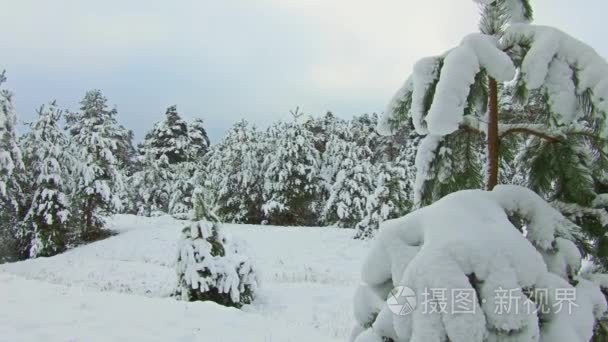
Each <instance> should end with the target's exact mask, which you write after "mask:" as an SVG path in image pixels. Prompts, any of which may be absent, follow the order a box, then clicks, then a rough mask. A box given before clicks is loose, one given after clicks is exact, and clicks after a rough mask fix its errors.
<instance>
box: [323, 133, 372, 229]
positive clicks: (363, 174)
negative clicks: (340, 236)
mask: <svg viewBox="0 0 608 342" xmlns="http://www.w3.org/2000/svg"><path fill="white" fill-rule="evenodd" d="M328 145H329V146H328V150H327V155H329V156H334V157H335V158H336V159H337V160H336V161H335V164H336V165H337V173H336V176H335V180H334V182H333V185H332V186H331V189H330V196H329V199H328V200H327V202H326V203H325V208H324V210H323V221H324V222H325V223H326V224H330V225H337V226H338V227H342V228H344V227H347V228H353V227H354V226H355V225H356V224H357V223H358V222H359V221H361V220H362V219H363V217H364V216H365V211H366V203H367V199H368V198H369V196H370V195H371V193H372V192H373V189H374V187H373V184H372V183H373V180H372V164H371V162H370V158H371V151H370V149H369V147H368V146H367V145H365V144H364V145H358V144H357V142H356V141H354V140H352V135H350V134H349V135H348V136H347V137H346V139H342V138H340V137H339V136H333V137H332V138H330V140H329V142H328Z"/></svg>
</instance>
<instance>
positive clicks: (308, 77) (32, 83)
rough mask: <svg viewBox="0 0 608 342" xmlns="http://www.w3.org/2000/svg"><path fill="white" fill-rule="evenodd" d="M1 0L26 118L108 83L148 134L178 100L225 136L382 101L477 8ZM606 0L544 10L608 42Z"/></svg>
mask: <svg viewBox="0 0 608 342" xmlns="http://www.w3.org/2000/svg"><path fill="white" fill-rule="evenodd" d="M2 1H3V2H4V4H1V5H0V7H1V9H2V13H3V14H8V15H3V19H2V20H0V38H1V41H2V45H3V59H2V63H4V64H3V65H1V66H0V68H3V67H6V68H7V70H8V76H9V84H8V86H9V87H10V88H11V89H13V90H14V91H15V92H16V96H17V97H16V98H17V106H18V107H17V108H18V110H19V112H20V113H21V115H22V117H23V118H25V119H31V118H32V117H33V114H34V109H35V108H37V107H38V106H39V105H40V104H41V103H43V102H47V101H48V100H51V99H54V98H56V99H57V100H58V101H59V103H60V104H62V105H64V106H66V107H69V108H71V109H74V110H75V109H77V108H78V101H79V99H80V98H81V97H82V96H83V94H84V92H85V91H86V90H87V89H90V88H100V89H102V90H103V91H104V93H105V94H106V96H107V97H108V98H109V101H110V102H111V103H112V104H116V105H117V106H118V110H119V113H120V120H121V121H123V122H124V123H125V125H127V126H129V127H130V128H133V129H134V130H135V131H136V133H137V136H138V137H141V136H143V134H144V132H145V130H146V129H148V128H149V127H151V125H152V122H153V121H155V120H158V119H159V118H161V117H162V115H163V113H164V109H165V107H166V106H168V105H171V104H178V106H179V109H180V111H181V112H182V113H183V115H184V116H185V117H195V116H202V117H203V118H205V119H206V122H207V125H208V127H209V129H210V131H211V132H210V135H211V136H212V137H213V138H214V140H217V139H219V137H221V135H222V134H223V132H224V131H225V130H226V129H227V128H228V127H229V126H230V125H231V124H232V123H234V122H235V121H237V120H238V119H240V118H243V117H244V118H247V119H249V120H250V121H253V122H257V123H259V124H260V125H265V124H268V123H270V122H272V121H274V120H276V119H287V120H288V119H289V113H288V110H289V109H291V108H294V107H295V106H297V105H300V106H301V107H302V108H303V109H304V110H305V111H306V112H307V113H311V114H322V113H323V112H324V111H326V110H332V111H334V112H336V113H338V114H339V115H342V116H351V115H353V114H358V113H362V112H371V111H379V110H382V109H383V108H384V105H385V102H386V101H387V100H388V99H389V98H390V97H391V96H392V93H393V92H394V91H395V90H396V89H397V88H398V87H399V86H400V84H401V83H402V82H403V81H404V80H405V78H406V77H407V76H408V74H409V73H410V71H411V67H412V65H413V63H414V62H415V61H416V60H417V59H419V58H421V57H424V56H429V55H433V54H439V53H442V52H443V51H445V50H446V49H449V48H450V47H452V46H454V45H456V44H458V43H459V41H460V39H462V37H463V35H465V34H467V33H469V32H472V31H475V30H476V26H477V17H478V15H477V9H476V5H475V4H474V2H473V1H471V0H458V1H455V0H426V1H420V0H417V1H414V0H378V1H374V2H370V1H352V0H348V1H347V0H222V1H211V0H200V1H197V0H176V1H166V0H147V1H144V0H130V1H124V0H105V1H94V0H53V1H39V0H18V1H10V0H0V2H2ZM604 3H605V1H603V0H590V1H589V4H587V3H586V6H585V7H583V6H576V7H572V6H570V5H571V3H570V2H569V1H567V0H551V1H550V0H537V1H536V2H535V3H534V5H535V9H536V12H537V18H539V21H541V22H542V23H545V24H552V25H556V26H558V27H561V26H564V27H563V28H564V29H565V30H566V31H567V32H570V31H569V30H572V31H571V32H570V33H572V34H574V35H575V36H577V37H579V38H581V39H582V40H583V41H587V42H589V43H591V44H592V45H593V46H596V47H598V50H599V51H600V53H604V55H606V54H605V52H606V47H607V45H606V43H605V41H604V39H603V37H602V35H600V34H598V33H597V28H596V25H594V23H601V20H602V19H601V17H600V13H606V9H607V8H606V7H608V5H606V4H604ZM545 13H546V14H545ZM582 14H584V15H585V17H586V18H587V17H589V18H592V19H593V20H589V21H587V20H586V21H585V22H580V20H578V19H577V18H578V17H580V15H582Z"/></svg>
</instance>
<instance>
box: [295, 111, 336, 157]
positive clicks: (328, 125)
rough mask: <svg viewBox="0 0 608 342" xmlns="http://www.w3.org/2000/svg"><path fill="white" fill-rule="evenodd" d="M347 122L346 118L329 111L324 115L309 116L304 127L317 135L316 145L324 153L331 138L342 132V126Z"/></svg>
mask: <svg viewBox="0 0 608 342" xmlns="http://www.w3.org/2000/svg"><path fill="white" fill-rule="evenodd" d="M345 124H346V122H345V121H344V120H342V119H340V118H337V117H336V116H335V115H334V114H333V113H332V112H327V113H325V115H324V116H322V117H310V118H308V119H307V120H306V122H305V123H304V127H306V129H308V130H309V131H311V132H312V134H313V135H314V137H315V147H316V148H317V151H319V153H320V154H323V153H325V150H326V149H327V142H328V141H329V139H330V138H331V137H332V136H334V135H336V134H338V135H339V134H342V133H343V132H344V131H342V130H340V127H342V126H344V125H345Z"/></svg>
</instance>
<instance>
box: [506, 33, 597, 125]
mask: <svg viewBox="0 0 608 342" xmlns="http://www.w3.org/2000/svg"><path fill="white" fill-rule="evenodd" d="M501 45H502V47H503V49H505V50H513V49H514V48H516V47H519V48H523V49H524V51H525V50H527V52H526V53H525V56H524V58H523V60H522V62H521V78H522V80H523V82H524V83H525V85H526V87H527V88H528V89H529V90H534V89H539V88H542V89H543V91H544V92H545V93H546V95H547V96H548V99H549V105H550V107H551V110H552V111H553V112H554V113H555V114H557V116H558V117H557V119H558V120H559V121H560V123H562V124H568V123H570V122H572V121H574V120H576V119H578V118H579V117H580V116H581V115H583V114H585V108H580V106H581V105H580V104H579V101H578V97H581V96H586V95H588V96H590V101H591V105H592V107H593V108H592V109H593V111H595V113H596V114H599V115H601V116H602V118H603V119H605V118H606V114H607V113H608V63H606V61H605V60H604V59H603V58H602V57H601V56H600V55H598V54H597V52H595V50H594V49H593V48H591V47H590V46H588V45H587V44H585V43H583V42H581V41H579V40H577V39H575V38H573V37H571V36H569V35H568V34H566V33H564V32H562V31H560V30H558V29H555V28H552V27H547V26H535V25H527V24H514V25H511V26H510V27H508V28H507V29H506V31H505V35H504V37H503V39H502V41H501ZM603 133H604V135H607V134H608V129H607V128H604V132H603Z"/></svg>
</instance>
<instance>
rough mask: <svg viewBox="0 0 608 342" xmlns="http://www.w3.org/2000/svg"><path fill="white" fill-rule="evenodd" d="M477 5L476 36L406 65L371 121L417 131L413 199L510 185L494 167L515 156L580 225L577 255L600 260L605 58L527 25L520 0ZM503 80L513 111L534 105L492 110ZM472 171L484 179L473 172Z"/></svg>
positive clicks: (603, 247)
mask: <svg viewBox="0 0 608 342" xmlns="http://www.w3.org/2000/svg"><path fill="white" fill-rule="evenodd" d="M478 2H479V3H480V5H481V9H482V18H481V23H480V31H481V33H475V34H471V35H468V36H467V37H465V38H464V39H463V40H462V42H461V44H460V45H459V46H457V47H456V48H454V49H451V50H449V51H448V52H446V53H445V54H443V55H441V56H436V57H429V58H425V59H422V60H420V61H419V62H418V63H416V65H415V67H414V72H413V74H412V76H410V78H409V79H408V80H407V81H406V83H405V84H404V86H403V87H402V88H401V89H400V90H399V91H398V92H397V94H396V95H395V97H394V98H393V101H391V103H390V105H389V107H388V109H387V111H386V113H385V117H384V119H383V123H382V124H381V125H380V130H381V131H383V132H384V133H391V132H392V131H393V130H394V129H395V128H396V127H398V125H399V123H402V122H404V121H408V120H411V121H412V123H413V125H414V126H415V129H416V131H417V132H418V133H419V134H420V135H423V136H424V139H423V141H422V142H421V143H420V147H419V149H418V156H417V163H416V166H417V176H416V186H415V189H414V195H415V196H414V198H415V202H416V204H417V205H426V204H429V203H432V202H433V201H435V200H437V199H438V198H441V197H443V196H444V195H445V194H447V193H449V192H453V191H456V190H460V189H467V188H482V187H485V188H487V189H492V188H493V187H494V186H495V185H496V184H497V183H498V182H512V180H510V179H499V175H500V168H501V167H500V164H501V162H502V164H505V163H506V164H507V165H508V163H509V162H508V161H507V162H505V161H506V160H507V159H509V158H511V156H514V155H519V156H520V157H519V158H517V161H518V162H519V165H517V168H518V169H519V170H525V174H524V175H523V176H524V178H525V180H526V185H527V186H528V187H529V188H531V189H533V190H534V191H536V192H538V193H539V194H541V195H542V196H544V197H545V198H546V199H547V200H549V201H551V202H552V204H553V205H554V206H555V207H556V208H558V209H559V210H560V211H561V212H562V213H563V214H564V215H566V216H568V217H570V218H571V219H573V220H574V221H575V222H577V223H578V224H580V225H581V226H582V227H583V230H584V232H585V233H586V234H587V239H589V240H591V241H592V246H590V247H589V248H588V249H587V250H586V251H587V252H589V253H590V254H591V255H592V256H593V258H594V259H595V261H596V262H600V263H602V264H604V265H606V266H608V258H606V256H607V255H608V253H606V251H608V240H607V239H605V238H604V237H603V233H599V234H598V232H601V231H604V230H605V228H606V227H608V217H607V215H606V210H605V208H606V205H605V204H606V203H604V202H603V201H602V200H601V198H603V197H604V195H603V192H604V191H605V190H606V186H605V184H606V182H605V178H604V177H603V175H604V174H605V172H604V171H603V170H605V169H606V165H608V164H607V163H608V158H607V154H606V151H607V149H608V145H607V144H606V142H607V141H608V140H606V139H607V137H608V126H607V125H606V114H607V113H608V100H607V99H608V86H607V84H608V64H607V63H606V61H605V60H604V59H603V58H602V57H600V56H599V55H598V54H597V53H596V52H595V51H594V50H593V49H592V48H591V47H589V46H587V45H585V44H584V43H582V42H580V41H578V40H576V39H575V38H572V37H571V36H569V35H567V34H566V33H564V32H562V31H559V30H557V29H555V28H551V27H545V26H535V25H531V24H529V21H530V20H531V19H532V10H531V6H530V4H529V2H528V1H525V0H479V1H478ZM510 84H514V86H513V90H512V91H511V92H512V94H513V96H512V98H513V99H514V100H516V101H517V102H519V104H520V108H524V109H525V108H534V107H535V108H537V109H538V110H532V111H527V110H524V111H522V112H520V111H517V110H516V111H510V110H511V109H512V108H501V107H500V103H501V102H500V101H499V99H500V96H501V91H503V92H504V91H505V89H508V87H509V85H510ZM503 94H504V93H503ZM509 111H510V112H509ZM522 141H523V143H521V142H522ZM484 152H485V153H484ZM482 161H485V162H486V165H485V166H483V165H482ZM481 170H485V171H486V172H485V173H486V177H485V180H484V179H482V178H481V177H479V176H477V175H479V173H480V171H481Z"/></svg>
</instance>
